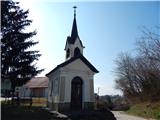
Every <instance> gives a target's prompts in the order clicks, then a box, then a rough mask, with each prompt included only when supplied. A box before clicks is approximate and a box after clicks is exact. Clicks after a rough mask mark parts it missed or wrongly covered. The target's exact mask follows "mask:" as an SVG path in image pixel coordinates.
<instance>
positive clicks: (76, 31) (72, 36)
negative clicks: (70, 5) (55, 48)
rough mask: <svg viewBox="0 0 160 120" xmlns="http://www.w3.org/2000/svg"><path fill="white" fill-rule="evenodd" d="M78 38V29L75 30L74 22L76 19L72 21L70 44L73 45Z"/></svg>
mask: <svg viewBox="0 0 160 120" xmlns="http://www.w3.org/2000/svg"><path fill="white" fill-rule="evenodd" d="M77 37H78V29H77V22H76V17H74V19H73V26H72V32H71V38H72V39H71V41H70V42H71V43H72V44H73V43H74V42H75V40H76V38H77Z"/></svg>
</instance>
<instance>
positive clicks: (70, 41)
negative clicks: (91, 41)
mask: <svg viewBox="0 0 160 120" xmlns="http://www.w3.org/2000/svg"><path fill="white" fill-rule="evenodd" d="M78 38H79V36H78ZM75 41H76V38H75V39H73V38H72V37H70V36H68V37H67V42H68V43H70V44H74V42H75ZM79 41H80V44H81V46H82V47H84V46H83V44H82V41H81V40H80V38H79Z"/></svg>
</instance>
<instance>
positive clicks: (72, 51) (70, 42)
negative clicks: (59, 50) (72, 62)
mask: <svg viewBox="0 0 160 120" xmlns="http://www.w3.org/2000/svg"><path fill="white" fill-rule="evenodd" d="M73 8H74V19H73V25H72V31H71V36H68V37H67V40H66V45H65V49H64V50H65V51H66V57H65V58H66V60H68V59H70V58H72V57H76V56H79V55H83V48H84V46H83V44H82V41H81V40H80V38H79V35H78V29H77V22H76V8H77V7H76V6H74V7H73Z"/></svg>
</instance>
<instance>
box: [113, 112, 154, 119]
mask: <svg viewBox="0 0 160 120" xmlns="http://www.w3.org/2000/svg"><path fill="white" fill-rule="evenodd" d="M112 113H113V114H114V116H115V117H116V118H117V120H153V119H144V118H140V117H136V116H132V115H127V114H125V113H124V112H122V111H112Z"/></svg>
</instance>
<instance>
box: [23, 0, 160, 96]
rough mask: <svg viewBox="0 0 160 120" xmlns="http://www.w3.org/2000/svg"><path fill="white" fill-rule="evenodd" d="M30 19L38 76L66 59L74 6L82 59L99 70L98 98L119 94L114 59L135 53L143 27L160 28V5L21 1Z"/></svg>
mask: <svg viewBox="0 0 160 120" xmlns="http://www.w3.org/2000/svg"><path fill="white" fill-rule="evenodd" d="M20 5H21V6H22V8H24V9H29V12H30V13H29V18H30V19H32V20H33V23H32V25H31V26H30V27H29V28H28V29H27V30H29V31H30V30H34V29H36V31H37V35H36V36H35V37H33V39H34V40H35V41H39V44H38V45H36V46H35V47H34V49H38V50H40V53H41V54H42V56H41V58H40V59H39V61H38V62H37V66H38V67H40V68H45V71H44V72H43V73H41V74H40V75H39V76H45V74H46V73H48V72H49V71H50V70H52V69H53V68H54V67H56V66H57V65H58V64H60V63H62V62H64V60H65V51H64V47H65V42H66V38H67V36H69V35H70V34H71V28H72V22H73V8H72V7H73V6H74V5H76V6H77V7H78V8H77V17H76V18H77V26H78V32H79V36H80V39H81V40H82V42H83V45H84V46H85V49H84V56H85V57H86V58H87V59H88V60H89V61H90V62H91V63H92V64H93V65H94V66H95V67H96V68H97V69H98V70H99V71H100V73H98V74H96V75H95V79H94V80H95V81H94V84H95V92H97V89H98V87H99V88H100V95H104V94H110V95H113V94H121V93H120V92H119V91H118V90H115V89H114V86H115V83H114V79H115V78H116V77H115V74H114V72H113V70H114V68H115V62H114V61H115V59H116V58H117V56H118V54H119V53H121V52H134V51H135V42H136V41H137V40H138V38H139V37H140V36H141V35H142V33H141V28H142V27H143V26H145V27H147V28H149V29H153V28H154V26H157V25H160V2H151V1H147V2H144V1H139V2H136V1H135V2H126V1H121V2H116V1H109V2H107V1H101V2H89V1H88V2H84V1H83V2H80V1H79V2H66V1H61V2H52V1H49V0H48V1H43V0H41V1H39V2H38V1H34V2H29V1H27V0H21V3H20Z"/></svg>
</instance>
